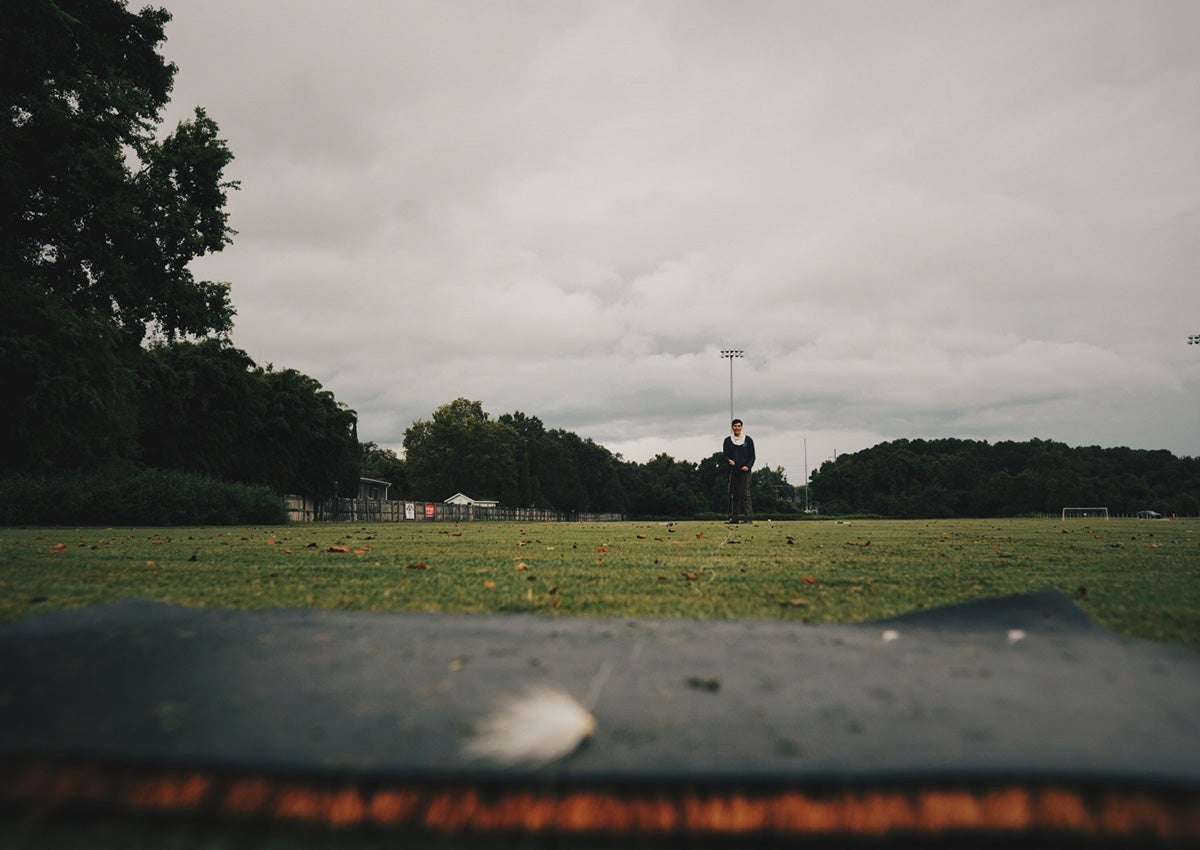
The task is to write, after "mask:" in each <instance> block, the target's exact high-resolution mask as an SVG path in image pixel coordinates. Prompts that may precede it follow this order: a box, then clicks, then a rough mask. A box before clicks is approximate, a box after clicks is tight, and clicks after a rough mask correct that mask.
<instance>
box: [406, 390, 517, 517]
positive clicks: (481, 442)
mask: <svg viewBox="0 0 1200 850" xmlns="http://www.w3.org/2000/svg"><path fill="white" fill-rule="evenodd" d="M518 444H519V438H518V435H517V432H516V430H515V429H514V428H513V427H512V426H511V425H507V424H505V423H503V422H499V421H495V420H492V419H491V418H489V416H488V414H487V413H485V412H484V410H483V404H482V402H478V401H470V400H468V399H465V398H459V399H455V400H454V401H452V402H450V403H449V404H444V405H442V406H441V407H439V408H438V409H437V410H436V411H434V414H433V417H432V418H431V419H429V420H423V419H419V420H417V421H416V422H414V423H413V424H412V425H411V426H410V427H409V428H408V430H406V431H405V432H404V459H405V464H406V466H407V469H408V475H409V482H410V485H411V487H412V490H413V495H414V496H415V497H416V498H425V499H437V500H441V499H445V498H448V497H449V496H452V495H454V493H456V492H462V493H466V494H467V495H469V496H474V497H475V498H488V499H499V500H500V501H502V502H506V503H508V504H515V503H516V501H517V499H518V498H519V495H518V489H517V485H518V475H517V459H516V458H517V448H518Z"/></svg>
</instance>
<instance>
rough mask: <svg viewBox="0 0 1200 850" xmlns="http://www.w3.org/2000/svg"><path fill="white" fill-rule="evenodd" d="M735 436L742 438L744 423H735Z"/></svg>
mask: <svg viewBox="0 0 1200 850" xmlns="http://www.w3.org/2000/svg"><path fill="white" fill-rule="evenodd" d="M733 436H735V437H740V436H742V423H741V422H737V423H735V424H734V426H733Z"/></svg>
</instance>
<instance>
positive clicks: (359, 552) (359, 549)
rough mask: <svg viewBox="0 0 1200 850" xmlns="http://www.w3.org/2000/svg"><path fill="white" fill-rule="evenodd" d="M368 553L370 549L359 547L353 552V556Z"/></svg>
mask: <svg viewBox="0 0 1200 850" xmlns="http://www.w3.org/2000/svg"><path fill="white" fill-rule="evenodd" d="M369 551H371V550H370V549H366V548H363V547H361V546H360V547H359V548H357V549H355V550H354V554H355V555H365V554H367V552H369Z"/></svg>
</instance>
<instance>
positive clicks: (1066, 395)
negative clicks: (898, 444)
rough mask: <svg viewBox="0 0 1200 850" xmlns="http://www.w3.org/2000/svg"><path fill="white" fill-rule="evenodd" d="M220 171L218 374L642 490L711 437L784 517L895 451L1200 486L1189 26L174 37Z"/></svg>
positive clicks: (739, 9)
mask: <svg viewBox="0 0 1200 850" xmlns="http://www.w3.org/2000/svg"><path fill="white" fill-rule="evenodd" d="M164 5H165V6H166V7H167V8H168V9H169V10H171V12H172V13H173V14H174V16H175V19H174V21H173V22H172V24H170V25H169V27H168V39H169V40H168V43H167V45H166V50H165V52H166V54H167V56H168V58H169V59H171V60H173V61H175V62H177V63H178V65H179V66H180V72H179V75H178V78H177V84H176V90H175V101H174V103H173V105H172V107H171V110H170V114H169V115H168V116H167V117H168V120H169V121H170V122H172V123H173V122H174V121H175V120H178V119H179V118H180V117H183V116H184V115H186V114H187V113H188V111H190V109H191V108H192V107H193V106H195V105H202V106H204V107H206V108H207V110H208V111H209V113H210V115H212V116H213V117H214V118H215V119H216V120H217V121H218V123H219V124H220V126H221V129H222V133H223V135H224V136H225V137H226V138H227V139H228V140H229V143H230V146H231V148H232V150H233V152H234V154H235V155H236V157H237V159H236V161H235V163H234V165H233V166H232V169H231V172H232V173H231V176H232V177H235V178H236V179H239V180H241V181H242V190H241V191H240V192H238V193H236V194H235V195H234V196H233V197H232V198H231V203H230V211H231V219H232V223H233V226H234V227H235V228H237V229H238V230H239V236H238V237H237V239H236V241H235V243H234V244H233V245H232V246H231V247H230V248H228V249H226V251H225V252H224V253H223V254H221V255H217V256H215V257H212V258H206V259H205V260H203V261H201V262H199V263H197V266H196V271H197V273H198V274H200V275H202V276H204V277H210V278H215V279H221V280H229V281H231V282H232V284H233V297H234V302H235V304H236V305H237V308H238V319H237V325H236V329H235V333H234V342H235V344H237V345H239V346H240V347H242V348H245V349H246V350H247V351H248V352H249V353H250V354H251V356H253V357H254V358H255V359H256V360H257V361H258V362H260V363H266V362H271V363H274V364H276V365H277V366H279V367H290V368H296V369H299V370H301V371H303V372H305V373H307V374H310V375H312V376H313V377H315V378H317V379H318V380H320V381H321V382H322V384H324V385H325V386H326V387H327V388H328V389H330V390H331V391H333V392H334V394H335V395H336V396H337V397H338V398H339V400H342V401H344V402H346V403H347V404H349V405H350V406H351V407H353V408H354V409H356V410H357V411H358V412H359V416H360V435H361V436H362V438H363V439H367V440H373V441H375V442H378V443H380V444H383V445H390V446H393V447H396V448H399V446H400V442H401V440H402V438H403V432H404V429H405V428H406V427H407V426H408V425H409V424H411V422H412V421H413V420H414V419H417V418H427V417H428V416H429V415H430V414H431V413H432V411H433V410H434V409H435V408H436V407H437V406H438V405H440V404H442V403H445V402H447V401H450V400H452V399H454V398H456V397H459V396H466V397H468V398H472V399H478V400H480V401H482V402H483V404H484V407H485V409H487V410H488V411H489V412H491V413H493V414H494V415H498V414H500V413H504V412H510V411H514V410H523V411H525V412H526V413H530V414H534V415H538V416H540V417H541V418H542V419H543V420H544V421H545V422H546V424H547V425H548V426H549V427H561V428H567V429H569V430H574V431H576V432H577V433H579V434H581V435H582V436H587V437H592V438H593V439H595V440H596V441H597V442H600V443H601V444H603V445H606V446H608V447H609V448H610V449H612V450H613V451H618V452H622V453H623V454H624V455H625V456H626V457H628V458H630V459H634V460H645V459H647V458H649V457H651V456H653V455H655V454H657V453H659V452H668V453H670V454H672V455H674V456H676V457H680V458H685V459H688V460H699V459H701V458H703V457H706V456H707V455H708V454H710V453H711V452H712V451H714V450H715V449H716V448H717V447H718V446H719V441H720V439H721V437H722V436H723V435H724V433H725V432H726V429H727V424H728V423H727V420H728V418H729V416H728V414H729V363H728V361H725V360H723V359H722V358H721V357H720V354H719V351H720V349H721V348H722V347H741V348H744V349H745V350H746V357H745V359H743V360H738V361H736V362H735V363H734V390H735V400H734V401H735V407H736V409H737V411H738V413H739V415H741V416H742V417H743V418H745V419H746V420H747V425H748V430H749V431H750V432H751V433H752V434H754V435H755V438H756V440H757V441H758V443H759V446H760V454H761V455H762V460H763V461H764V462H767V463H769V464H771V465H773V466H776V465H782V466H784V467H785V468H786V469H787V470H788V473H789V476H790V478H791V479H792V480H793V481H799V480H800V479H801V478H802V477H803V468H804V465H805V449H806V447H807V459H808V465H809V466H810V467H813V466H816V465H818V464H819V462H820V461H821V460H824V459H826V458H828V457H831V456H832V455H833V453H834V452H835V451H836V452H838V453H843V452H849V451H856V450H858V449H861V448H865V447H867V446H869V445H871V444H873V443H875V442H878V441H880V440H885V439H894V438H898V437H938V436H957V437H969V438H979V439H989V440H998V439H1028V438H1031V437H1042V438H1049V439H1057V440H1063V441H1065V442H1068V443H1071V444H1092V443H1097V444H1101V445H1129V446H1133V447H1144V448H1167V449H1170V450H1172V451H1174V452H1176V453H1179V454H1188V455H1200V437H1198V436H1197V434H1200V428H1197V427H1196V426H1197V423H1198V422H1200V392H1198V391H1200V350H1197V349H1196V347H1194V346H1193V347H1191V348H1189V347H1188V346H1187V345H1186V343H1185V341H1186V338H1187V335H1188V334H1189V333H1196V332H1200V324H1198V323H1200V310H1198V309H1197V308H1198V307H1200V295H1198V294H1197V287H1196V286H1195V284H1194V282H1193V280H1192V278H1194V277H1195V272H1196V269H1197V268H1198V267H1200V247H1198V246H1200V219H1198V218H1197V205H1198V203H1200V202H1198V200H1197V199H1198V198H1200V153H1198V152H1200V111H1198V110H1197V109H1196V106H1195V104H1196V103H1200V58H1197V56H1196V54H1195V51H1194V49H1193V47H1192V36H1191V34H1192V33H1194V32H1195V31H1196V28H1197V25H1198V24H1200V7H1196V6H1194V4H1191V3H1187V2H1171V0H1156V2H1154V3H1147V4H1130V3H1126V2H1123V0H1089V1H1088V2H1073V0H1063V2H1051V3H1046V2H1013V3H1004V4H991V5H986V4H985V5H980V4H973V5H966V6H964V5H953V4H944V3H940V2H932V0H931V1H930V2H914V3H904V4H893V3H883V2H878V3H876V2H862V3H824V2H804V3H791V2H787V3H782V2H781V3H772V2H760V3H752V4H749V5H747V4H732V3H724V2H668V0H664V2H659V3H651V4H643V3H630V2H593V1H592V0H587V2H582V1H581V2H566V3H534V2H524V0H514V2H506V3H490V2H453V3H427V2H412V0H402V2H365V1H361V0H356V2H351V3H347V4H343V5H341V6H338V7H336V8H335V7H332V6H329V5H328V4H318V3H295V2H290V0H289V2H281V1H280V0H258V2H256V3H253V4H246V3H241V2H232V0H167V2H165V4H164Z"/></svg>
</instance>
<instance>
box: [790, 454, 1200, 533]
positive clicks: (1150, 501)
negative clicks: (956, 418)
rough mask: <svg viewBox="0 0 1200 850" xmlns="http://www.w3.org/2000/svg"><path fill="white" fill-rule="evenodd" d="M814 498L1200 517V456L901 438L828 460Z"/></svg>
mask: <svg viewBox="0 0 1200 850" xmlns="http://www.w3.org/2000/svg"><path fill="white" fill-rule="evenodd" d="M810 499H812V500H815V501H816V502H818V503H819V504H820V508H821V510H822V511H823V512H826V513H832V514H876V515H879V516H888V517H1002V516H1021V515H1026V514H1058V513H1059V512H1061V511H1062V509H1063V508H1064V507H1107V508H1108V509H1109V512H1110V513H1114V514H1130V515H1132V514H1135V513H1137V512H1138V511H1143V510H1148V511H1156V512H1158V513H1160V514H1163V515H1164V516H1166V515H1171V514H1178V515H1190V516H1195V515H1197V514H1200V458H1191V457H1182V458H1181V457H1176V456H1175V455H1173V454H1171V453H1170V452H1168V451H1165V450H1144V449H1129V448H1100V447H1099V446H1084V447H1070V446H1067V445H1065V444H1063V443H1058V442H1053V441H1050V440H1029V441H1025V442H1013V441H1003V442H997V443H994V444H989V443H987V442H984V441H977V440H961V439H941V440H894V441H891V442H885V443H880V444H878V445H876V446H873V447H871V448H869V449H864V450H863V451H860V452H856V453H854V454H847V455H842V456H840V457H838V458H837V460H836V461H826V462H825V463H824V464H822V465H821V467H820V468H819V469H818V470H816V471H815V472H814V473H813V475H812V480H811V483H810Z"/></svg>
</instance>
